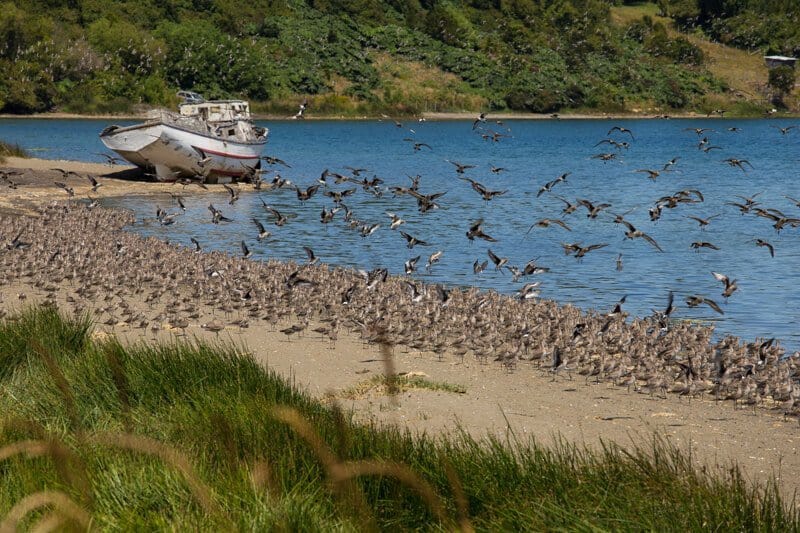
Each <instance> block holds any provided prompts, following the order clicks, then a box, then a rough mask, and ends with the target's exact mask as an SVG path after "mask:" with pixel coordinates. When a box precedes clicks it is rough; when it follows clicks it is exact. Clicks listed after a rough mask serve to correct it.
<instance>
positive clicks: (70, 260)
mask: <svg viewBox="0 0 800 533" xmlns="http://www.w3.org/2000/svg"><path fill="white" fill-rule="evenodd" d="M23 161H27V160H23ZM39 161H40V162H42V161H45V162H46V161H47V160H39ZM44 166H46V165H44ZM96 166H99V167H105V166H106V165H96ZM65 170H66V169H65ZM30 173H31V174H35V175H32V176H30V178H31V180H32V181H31V182H30V184H22V183H21V184H20V186H19V189H17V190H14V191H13V193H14V195H22V194H24V189H25V188H28V187H30V188H31V189H34V188H36V187H37V186H35V185H34V184H33V183H34V182H35V181H36V179H41V180H42V181H41V184H42V185H40V186H38V188H39V189H49V193H48V194H43V193H42V194H39V195H38V196H35V197H34V198H33V199H31V200H30V201H31V202H33V203H34V206H33V207H32V208H33V209H34V210H39V211H40V213H39V216H38V217H35V218H31V217H27V216H21V217H20V216H14V217H4V219H5V220H6V224H4V229H3V230H0V232H2V234H3V236H2V238H3V239H4V240H5V242H9V240H10V239H12V238H13V237H14V236H15V235H16V234H17V232H18V231H19V228H22V229H23V230H24V232H23V233H22V234H21V239H22V240H23V241H25V242H29V243H30V244H31V246H30V247H27V248H23V249H13V248H12V249H10V250H9V251H8V252H7V253H6V255H5V257H6V259H5V260H6V261H7V267H8V268H6V269H5V271H4V277H3V278H2V279H3V281H2V283H0V296H1V297H2V298H3V300H4V301H5V302H7V304H6V307H7V308H8V309H13V308H14V307H16V306H24V305H31V304H34V303H41V302H55V303H56V304H57V305H58V306H59V308H60V309H63V310H66V311H70V312H79V311H89V312H91V313H92V315H93V317H94V323H95V331H96V335H100V336H102V335H109V334H112V335H116V336H117V337H118V338H120V340H121V341H123V342H126V343H127V342H131V343H132V342H137V341H139V340H165V341H169V340H171V339H174V338H177V337H182V336H189V337H199V338H205V339H209V340H212V339H219V338H220V335H222V336H223V338H226V339H229V340H231V341H233V342H236V343H237V344H240V345H242V346H244V347H246V349H247V350H248V351H249V352H250V353H251V354H252V355H253V356H254V357H255V358H256V359H257V360H258V361H259V362H261V363H262V364H263V365H265V366H266V367H268V368H270V369H273V370H275V371H276V372H278V373H279V374H281V375H283V376H284V377H287V378H289V379H292V380H294V381H295V382H296V383H297V385H298V386H299V387H301V388H303V389H305V390H307V391H308V392H310V393H311V394H313V395H314V396H315V397H318V398H333V399H335V400H336V401H338V402H339V403H341V404H342V405H343V406H344V407H346V408H347V409H350V410H352V412H353V413H354V415H355V417H356V419H358V420H362V421H375V422H378V423H391V424H395V425H400V426H401V427H406V428H408V429H410V430H412V431H414V432H428V433H433V434H436V433H440V432H453V431H458V430H459V428H460V429H464V430H467V431H468V432H470V433H471V434H473V435H476V436H479V435H486V434H490V435H494V436H498V437H503V436H507V435H508V433H509V431H512V432H514V433H515V434H516V435H518V436H521V437H524V438H534V439H536V440H537V441H539V442H551V441H553V440H554V439H557V438H564V439H566V440H567V441H568V442H575V443H577V444H585V445H588V446H591V447H599V446H602V443H603V442H609V441H611V442H616V443H618V444H619V445H621V446H623V447H626V446H630V445H635V444H637V443H640V442H642V440H646V439H650V438H652V435H653V433H654V432H655V433H658V434H660V435H662V436H664V437H665V438H666V439H668V440H669V441H670V442H672V443H674V444H676V445H678V446H680V447H683V448H684V449H690V450H691V451H692V454H693V456H694V457H696V458H697V465H698V467H700V466H708V467H709V468H711V469H712V470H713V471H715V472H719V473H720V474H724V473H725V472H726V471H727V468H728V467H729V466H730V464H731V463H732V462H736V463H737V464H739V465H740V466H742V468H743V469H744V472H745V473H746V475H747V476H748V478H749V479H751V480H757V481H762V482H763V481H766V480H768V479H769V478H770V477H771V476H776V477H777V482H778V484H779V485H780V486H781V487H782V489H783V490H784V491H785V493H786V494H791V493H792V491H794V490H796V489H798V488H800V453H798V449H797V446H796V445H795V442H794V439H795V438H796V424H797V421H796V420H795V419H794V418H793V417H790V418H786V417H785V416H784V415H783V414H782V411H781V410H780V409H776V408H775V407H776V405H775V403H774V402H772V401H771V400H770V401H768V400H766V399H764V400H760V401H759V402H754V403H752V406H750V405H747V407H746V408H741V409H735V408H734V407H733V405H732V402H731V397H730V395H724V394H723V395H721V397H720V398H719V400H723V399H724V398H728V399H727V400H726V401H719V400H717V399H716V398H715V397H714V395H713V394H711V392H710V389H708V388H707V387H709V386H711V385H710V382H709V381H708V380H706V379H705V378H704V379H703V380H697V381H688V380H683V378H681V377H680V376H681V375H682V374H681V372H679V371H677V370H675V371H674V372H673V371H672V370H671V368H672V367H671V366H670V367H669V368H668V374H666V375H665V376H664V380H665V381H663V382H662V383H661V384H660V385H659V382H658V381H654V382H651V381H650V380H649V379H645V377H644V376H642V377H641V378H640V380H638V381H637V380H636V379H633V380H632V381H631V380H630V379H628V378H626V377H625V375H624V374H619V375H617V374H616V373H617V372H618V371H619V370H621V369H622V368H623V367H620V366H617V365H616V364H614V363H613V362H614V357H616V356H615V355H614V354H613V353H611V352H609V353H608V354H606V355H603V356H602V358H598V359H596V362H597V363H598V364H600V363H601V362H603V363H602V365H601V366H599V367H598V372H597V373H595V374H584V373H583V372H582V371H580V372H579V369H578V367H577V366H576V363H575V362H574V361H573V362H572V363H571V364H569V365H568V364H566V363H565V364H564V365H563V368H560V369H559V370H558V371H555V372H554V371H553V368H552V363H551V362H550V354H549V352H546V351H544V350H545V349H546V345H545V341H544V340H542V341H541V342H542V345H541V347H540V345H539V344H538V341H537V342H533V343H531V344H530V346H528V345H525V351H524V353H522V352H519V353H518V354H517V355H515V356H514V357H513V358H512V359H507V358H506V356H504V355H503V354H504V353H506V352H505V351H504V350H505V349H503V350H500V351H498V349H499V348H503V346H504V345H505V344H508V343H510V342H511V341H513V340H514V339H518V338H519V336H518V335H517V334H514V333H513V332H511V331H510V330H509V331H508V332H505V333H502V334H501V335H500V334H499V333H493V330H492V329H487V330H485V331H484V333H483V334H482V335H480V336H479V338H477V339H475V340H474V342H475V344H470V343H472V342H473V341H469V335H468V336H467V337H466V339H467V340H460V338H459V339H457V338H456V337H455V332H450V333H447V332H444V333H442V334H441V335H443V337H441V338H443V339H445V341H444V342H442V341H436V340H435V339H437V338H439V337H438V335H440V334H435V335H434V332H433V331H432V329H435V328H434V327H433V323H431V324H427V323H426V324H425V326H424V327H422V325H415V323H414V321H413V320H411V319H410V318H411V317H414V316H422V317H427V318H426V320H428V319H431V318H432V317H436V316H439V315H443V316H444V315H449V314H452V313H456V311H457V308H458V306H463V305H467V306H468V307H469V306H474V307H472V309H473V315H474V314H480V315H484V314H485V318H483V319H481V320H479V321H478V324H480V323H483V320H486V319H487V318H488V317H494V318H493V319H492V320H498V321H502V320H503V318H502V317H503V316H506V315H507V316H506V319H508V320H511V321H512V322H511V323H516V322H518V321H525V320H530V319H525V318H524V316H525V313H529V312H534V311H535V310H536V309H537V308H541V309H544V310H547V311H546V315H549V314H552V313H555V315H554V316H555V318H556V320H557V322H556V324H566V326H565V327H566V330H564V331H562V330H563V327H562V326H560V325H558V326H551V325H548V323H547V320H549V319H545V318H540V320H541V322H538V323H537V322H529V323H530V324H531V325H532V327H533V326H534V325H536V328H537V330H538V328H545V329H544V330H543V331H547V330H548V329H549V331H550V333H549V335H550V336H553V335H555V336H556V338H557V337H559V336H561V335H563V334H566V335H567V337H569V334H570V332H571V331H572V326H571V325H570V324H573V323H578V321H581V322H583V321H585V320H587V318H588V315H587V314H585V313H583V312H581V311H579V310H577V309H575V308H571V307H570V306H559V305H556V304H553V303H547V302H544V301H543V302H529V303H526V304H524V305H521V304H519V302H517V301H516V300H511V299H510V298H508V297H500V296H496V295H491V294H489V293H480V292H471V291H464V292H459V293H457V294H453V296H452V299H453V304H452V307H450V306H448V307H442V306H440V304H438V303H437V302H436V300H434V296H433V295H432V294H431V291H427V293H428V294H427V296H426V298H425V299H424V301H423V303H422V304H419V305H423V306H424V307H418V306H417V305H412V304H410V303H405V302H406V299H407V290H406V288H405V287H404V286H403V285H402V282H401V281H400V280H398V279H394V278H389V280H388V281H387V282H386V284H385V287H384V288H381V289H380V290H377V291H376V292H373V293H371V292H370V291H369V290H367V289H364V288H363V287H362V288H361V289H359V291H357V294H359V295H360V296H359V298H362V299H366V300H365V301H370V299H375V298H379V300H377V302H383V303H381V304H380V305H382V306H388V307H386V313H387V315H386V317H385V318H380V319H378V320H374V318H373V319H370V318H369V315H365V316H364V318H361V319H359V318H356V317H359V316H360V315H359V314H358V312H359V311H358V308H353V307H351V306H343V305H341V304H339V303H338V302H339V298H338V296H337V291H338V289H337V287H338V288H341V287H345V288H346V287H347V286H348V285H350V284H359V283H363V281H358V280H360V276H358V275H357V274H356V273H355V272H353V271H348V270H345V269H338V268H334V267H329V266H327V265H310V266H300V265H296V264H294V263H291V262H288V263H287V262H277V261H270V262H264V263H262V262H253V261H248V260H246V259H242V258H240V257H233V256H230V255H228V254H223V253H219V252H211V253H206V252H203V253H199V254H195V253H193V252H192V251H191V250H189V249H187V248H185V247H183V246H179V245H176V244H168V243H166V242H163V241H159V240H157V239H153V238H143V237H140V236H138V235H136V234H133V233H131V232H129V231H125V230H124V229H123V226H124V223H125V221H130V215H129V214H126V213H124V212H122V211H115V210H108V209H104V208H97V209H96V210H89V209H87V208H86V207H85V206H81V205H80V204H74V202H73V205H72V206H71V207H69V206H67V204H65V202H64V200H66V195H65V194H64V192H63V191H62V190H61V189H59V188H57V187H54V186H53V185H52V180H51V178H50V177H49V176H50V175H49V174H48V170H47V169H45V170H41V171H30ZM112 180H114V181H112ZM117 181H119V182H121V183H116V182H117ZM69 183H70V185H71V186H74V187H75V192H76V195H77V194H78V193H79V192H80V193H83V192H85V191H86V189H88V188H89V184H88V181H86V183H85V184H84V183H82V182H81V181H80V179H79V178H75V177H70V178H69ZM125 184H126V183H125V181H124V180H116V179H114V178H104V179H103V186H102V187H100V189H99V193H103V194H106V195H109V193H113V192H117V191H121V190H123V189H121V187H124V185H125ZM127 184H128V185H130V182H127ZM134 185H135V186H136V187H137V188H138V187H141V186H144V187H145V188H146V189H148V190H149V191H150V192H149V193H152V194H164V195H168V194H169V192H170V189H171V188H172V187H175V186H174V185H171V184H163V183H138V182H136V183H134ZM104 187H108V189H107V190H106V191H105V192H103V188H104ZM210 187H211V190H212V191H213V189H214V188H217V189H218V191H217V192H219V190H221V186H210ZM21 189H22V191H21ZM137 192H139V193H141V191H137ZM203 193H205V191H203V190H202V189H199V188H197V187H191V188H187V191H186V192H185V193H182V194H186V200H187V201H193V196H194V195H195V194H203ZM46 206H47V207H46ZM41 210H43V212H41ZM87 236H89V237H90V239H91V241H92V247H93V248H92V250H93V251H92V253H91V254H85V253H82V252H81V250H82V249H83V246H84V245H82V244H81V242H85V239H86V238H87ZM56 252H58V253H56ZM54 254H55V255H54ZM49 257H52V258H54V259H53V260H48V258H49ZM295 269H297V270H296V271H297V272H302V274H301V276H304V277H309V278H311V279H318V280H320V281H319V283H318V285H317V286H316V288H314V287H311V288H302V287H301V288H297V289H292V288H291V287H287V283H286V280H287V279H288V278H289V277H290V273H291V272H292V271H293V270H295ZM208 272H211V274H208ZM214 272H217V273H218V274H217V275H216V276H215V275H214ZM219 272H223V274H219ZM227 273H230V274H227ZM65 276H68V277H65ZM190 280H194V281H190ZM108 287H114V290H109V289H108ZM198 291H200V292H198ZM308 291H311V292H308ZM331 291H332V293H331ZM380 291H388V292H387V295H386V296H381V293H380ZM295 292H296V293H297V295H296V296H294V294H295ZM329 293H330V294H329ZM454 293H455V291H454ZM237 294H250V295H251V296H249V297H248V298H246V299H244V298H235V297H233V296H234V295H237ZM178 302H183V303H181V304H180V305H176V304H177V303H178ZM212 302H214V303H213V304H212ZM470 302H471V303H470ZM390 303H391V305H390ZM354 305H355V304H354ZM359 305H362V304H359ZM368 305H373V304H368ZM534 306H536V307H534ZM509 307H513V308H509ZM368 308H369V307H368ZM421 310H422V311H424V312H423V313H421V314H420V311H421ZM354 313H355V314H354ZM404 313H411V314H410V315H404ZM402 316H406V317H407V318H406V319H402V318H401V317H402ZM453 317H455V315H453ZM213 323H216V324H217V325H218V327H219V328H220V329H219V331H218V332H213V331H210V330H209V329H207V328H206V326H207V325H208V324H213ZM446 323H448V324H450V323H451V324H462V326H461V327H462V328H463V324H464V323H465V322H464V320H459V319H451V320H449V321H447V322H446ZM537 324H538V325H537ZM597 325H599V324H597ZM597 325H591V326H589V328H588V329H591V332H589V330H588V329H587V333H586V342H599V339H601V338H602V336H601V335H600V334H599V332H597V331H595V326H597ZM418 326H419V327H421V328H422V329H421V330H419V333H418V335H422V336H423V337H424V338H427V336H428V335H430V336H431V337H430V339H431V340H428V341H425V342H421V343H416V342H412V341H409V340H408V339H406V340H403V339H404V337H403V336H402V335H404V334H403V331H404V330H405V329H406V328H409V327H410V328H417V327H418ZM437 327H438V326H437ZM554 327H555V329H553V328H554ZM620 327H622V325H620ZM672 327H673V328H674V332H675V335H680V334H681V333H680V331H691V332H693V333H692V335H693V337H692V338H694V336H695V335H696V336H698V338H699V339H700V341H699V342H700V344H699V345H698V347H697V348H696V349H697V350H698V352H697V353H698V354H699V353H706V350H707V348H708V349H713V345H711V344H710V341H709V340H708V338H707V337H706V336H705V335H706V334H705V333H703V332H704V331H705V330H704V329H703V328H694V329H691V330H689V329H687V328H688V326H687V325H680V324H676V325H674V326H672ZM615 328H616V326H615ZM615 328H612V329H615ZM631 328H632V326H631ZM294 330H296V331H294ZM482 331H483V330H482ZM618 334H619V335H623V336H624V335H633V334H637V335H638V333H636V329H635V328H633V329H630V328H629V327H628V326H625V327H624V328H623V329H621V330H619V333H618ZM498 335H500V336H499V337H498ZM542 335H544V333H542ZM387 336H388V337H387ZM483 337H497V338H499V339H504V340H505V341H506V343H505V344H504V345H503V346H499V347H498V346H493V341H488V340H487V342H489V344H484V340H486V339H483ZM542 338H543V339H544V338H548V337H542ZM381 339H384V340H381ZM386 339H392V340H391V341H390V342H391V344H392V345H394V348H393V350H392V352H393V357H392V360H393V365H394V371H395V372H406V373H413V374H415V375H424V376H426V379H431V380H434V381H436V382H441V383H447V384H452V385H455V386H457V387H460V388H461V389H463V391H464V392H448V391H435V390H426V389H413V390H408V391H405V392H403V393H402V394H401V395H400V396H398V398H397V400H398V401H399V403H395V401H394V399H392V398H390V397H388V396H386V395H385V394H383V393H382V392H380V391H378V390H374V389H370V388H369V387H366V388H364V387H365V383H366V382H367V381H368V380H369V379H370V378H373V377H375V376H379V375H381V374H382V373H383V372H384V371H385V361H384V356H383V355H381V354H382V352H381V348H380V346H379V343H380V342H386ZM703 339H705V340H703ZM668 340H669V339H666V340H665V342H667V341H668ZM548 342H551V341H548ZM659 342H661V341H659ZM704 342H709V344H703V343H704ZM583 343H584V341H583V340H580V342H579V343H578V344H575V343H573V344H575V346H574V347H576V348H580V346H583ZM466 346H470V348H469V349H465V348H466ZM654 346H660V345H658V344H656V345H654ZM507 349H508V350H511V346H510V344H509V346H508V348H507ZM570 349H572V348H570ZM642 349H643V350H645V349H644V348H642ZM540 350H542V351H540ZM648 350H649V349H648ZM648 350H645V351H648ZM508 353H512V352H511V351H509V352H508ZM570 357H572V356H570ZM698 357H700V356H699V355H698ZM703 357H705V356H703ZM772 357H773V356H769V360H770V361H773V359H772ZM695 361H696V364H699V362H698V360H697V359H696V360H695ZM771 364H772V363H771ZM605 367H607V368H605ZM675 368H676V369H677V367H675ZM676 378H677V379H676ZM354 389H356V390H358V391H360V392H357V393H355V394H353V393H352V392H351V391H353V390H354ZM683 396H687V398H683ZM733 397H734V398H735V395H734V396H733ZM741 401H742V402H744V401H745V400H744V399H741ZM758 403H761V405H758Z"/></svg>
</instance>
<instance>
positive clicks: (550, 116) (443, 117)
mask: <svg viewBox="0 0 800 533" xmlns="http://www.w3.org/2000/svg"><path fill="white" fill-rule="evenodd" d="M477 115H478V112H424V113H422V114H420V115H415V114H408V115H397V118H399V119H406V120H407V119H412V118H413V119H419V118H424V119H425V120H433V121H447V120H474V119H475V118H476V116H477ZM148 118H149V117H148V112H143V113H122V114H98V115H85V114H77V113H62V112H48V113H35V114H31V115H12V114H0V120H15V119H20V120H97V121H113V120H147V119H148ZM252 118H253V120H269V121H273V122H284V121H286V122H292V121H295V119H293V117H291V116H286V115H272V114H261V113H252ZM486 118H487V120H668V119H708V120H734V119H759V118H776V119H780V118H785V119H796V118H800V113H789V112H787V113H781V114H777V115H775V116H732V117H725V116H719V115H713V114H712V115H706V114H703V113H697V112H692V111H675V112H670V113H662V114H657V113H636V112H603V111H598V112H597V113H572V112H565V113H519V112H513V111H509V112H498V113H491V112H488V113H486ZM302 120H304V121H309V122H313V121H323V120H331V121H347V120H351V121H363V120H385V118H384V117H382V116H381V115H377V116H370V115H360V116H348V115H336V114H331V115H314V114H313V113H312V114H311V115H308V116H306V117H304V118H303V119H302Z"/></svg>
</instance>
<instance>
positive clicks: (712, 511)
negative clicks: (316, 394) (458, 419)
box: [0, 309, 798, 531]
mask: <svg viewBox="0 0 800 533" xmlns="http://www.w3.org/2000/svg"><path fill="white" fill-rule="evenodd" d="M0 348H1V349H0V520H4V519H7V517H8V516H9V513H10V512H11V511H12V510H15V512H16V511H19V507H17V508H16V509H15V506H18V505H19V502H25V503H28V504H30V507H31V508H32V510H31V511H30V512H19V513H17V515H16V516H13V517H12V518H14V521H16V520H17V519H18V520H19V521H20V525H21V527H22V528H31V527H34V526H35V525H36V524H44V523H47V524H51V525H52V524H54V523H57V521H59V520H62V521H63V522H62V523H61V528H62V529H63V528H64V527H67V525H68V524H67V522H69V521H70V520H71V521H72V522H73V523H74V524H73V525H74V526H75V525H77V526H80V527H83V528H85V527H86V526H87V525H88V524H89V521H91V527H92V528H93V529H103V530H112V529H113V530H162V529H180V530H203V531H219V530H230V529H234V530H238V529H240V530H283V531H320V530H326V531H328V530H342V531H356V530H359V531H360V530H364V529H389V528H401V529H424V530H441V529H452V528H459V527H460V528H462V529H470V528H474V529H477V530H491V531H501V530H506V531H507V530H522V529H524V530H587V531H588V530H597V529H614V530H620V529H624V530H657V531H686V530H706V529H712V528H713V529H717V530H721V531H733V530H790V529H796V528H797V526H798V516H797V514H796V511H794V510H792V509H791V508H790V507H789V506H788V505H787V504H786V502H784V501H783V500H781V498H780V496H779V494H778V493H777V491H776V490H775V488H774V486H773V485H767V486H756V485H751V484H750V483H748V482H746V481H745V480H744V479H743V478H742V476H741V475H740V474H739V472H738V470H736V469H735V468H734V469H732V470H731V471H730V473H729V475H727V476H725V477H717V476H714V475H711V474H709V473H707V472H703V471H700V470H698V469H696V467H695V465H694V463H693V461H692V459H691V457H690V456H689V455H687V454H685V453H682V452H679V451H678V450H676V449H674V448H672V447H671V446H670V445H669V444H667V443H666V442H665V441H663V440H661V439H658V438H654V439H653V441H652V442H650V443H646V444H642V445H641V447H640V448H638V449H635V450H627V451H624V450H621V449H619V448H617V447H615V446H613V445H608V446H606V447H604V448H603V449H601V450H599V451H588V450H586V449H583V448H579V447H576V446H573V445H570V444H567V443H565V442H562V443H560V444H557V445H556V446H554V447H550V448H546V447H543V446H541V445H539V444H536V443H533V442H523V441H520V440H517V439H516V438H515V437H514V436H513V435H511V436H509V438H508V439H499V438H486V439H484V440H475V439H474V438H472V437H470V436H468V435H467V434H466V433H461V434H456V435H451V436H447V437H439V438H432V437H429V436H413V435H411V434H409V433H408V432H407V431H404V430H402V429H398V428H393V427H388V428H379V427H374V426H364V425H357V424H355V423H353V422H352V421H351V418H350V416H349V415H348V414H347V413H344V412H342V411H341V410H340V409H339V408H337V406H336V405H333V406H330V407H328V406H324V405H322V404H321V403H319V402H317V401H316V400H313V399H312V398H310V397H308V396H306V395H304V394H302V393H300V392H298V391H297V390H295V389H293V388H292V387H291V386H290V385H289V384H288V383H287V382H286V381H285V380H283V379H282V378H280V377H278V376H276V375H274V374H273V373H271V372H269V371H267V370H265V369H263V368H262V367H260V366H259V365H258V364H257V363H256V362H255V361H254V360H253V359H252V358H251V357H249V356H247V355H245V353H246V351H245V350H244V349H243V348H242V347H237V346H233V345H227V344H219V345H210V344H205V343H202V342H197V341H194V342H181V343H177V342H176V343H172V344H160V345H152V344H139V345H135V346H122V345H121V344H119V343H118V342H116V341H115V340H113V339H112V340H110V341H103V342H99V341H93V340H92V338H91V336H90V324H89V321H88V320H87V319H86V318H85V317H84V318H81V317H79V318H68V317H64V316H62V315H60V314H59V313H58V312H56V311H55V310H53V309H31V310H28V311H25V312H23V313H21V314H20V315H18V316H15V317H13V320H5V321H3V322H2V323H0ZM34 504H38V506H36V505H34ZM6 525H8V523H2V522H0V529H2V527H3V526H6Z"/></svg>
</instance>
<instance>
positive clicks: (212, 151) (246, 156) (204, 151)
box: [192, 145, 258, 159]
mask: <svg viewBox="0 0 800 533" xmlns="http://www.w3.org/2000/svg"><path fill="white" fill-rule="evenodd" d="M192 148H194V149H195V150H200V151H202V152H203V153H206V154H213V155H218V156H220V157H230V158H231V159H258V156H257V155H238V154H228V153H225V152H217V151H216V150H209V149H208V148H202V147H200V146H194V145H192Z"/></svg>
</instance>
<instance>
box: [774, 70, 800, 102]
mask: <svg viewBox="0 0 800 533" xmlns="http://www.w3.org/2000/svg"><path fill="white" fill-rule="evenodd" d="M794 79H795V72H794V69H793V68H792V67H790V66H787V65H781V66H779V67H775V68H772V69H770V71H769V80H768V81H767V84H768V85H769V86H770V87H771V88H772V89H774V90H775V96H774V98H773V101H774V103H776V104H783V97H784V96H786V95H787V94H789V93H790V92H792V89H794Z"/></svg>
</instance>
